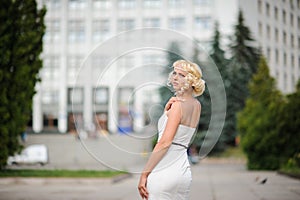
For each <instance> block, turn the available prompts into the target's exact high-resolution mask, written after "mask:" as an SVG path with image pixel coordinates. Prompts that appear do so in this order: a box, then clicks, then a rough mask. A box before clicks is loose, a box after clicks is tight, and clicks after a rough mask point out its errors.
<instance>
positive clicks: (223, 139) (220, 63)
mask: <svg viewBox="0 0 300 200" xmlns="http://www.w3.org/2000/svg"><path fill="white" fill-rule="evenodd" d="M210 57H211V58H212V60H213V61H214V63H215V64H216V66H217V68H218V70H219V72H220V74H221V77H222V80H223V83H224V87H225V91H227V90H228V89H229V86H230V80H229V77H228V68H227V67H228V62H229V60H228V59H226V57H225V51H224V50H223V49H222V48H221V34H220V31H219V24H218V23H217V22H216V23H215V28H214V35H213V40H212V43H211V53H210ZM226 93H227V92H226ZM204 97H205V96H204ZM227 104H228V101H227ZM227 114H228V113H227ZM228 127H230V126H228V123H227V122H226V121H225V124H224V128H223V130H222V134H221V136H220V138H219V140H218V142H217V144H216V145H215V147H214V149H213V152H216V151H222V150H224V149H225V143H227V140H228V139H227V134H226V133H227V132H230V130H228V129H227V128H228Z"/></svg>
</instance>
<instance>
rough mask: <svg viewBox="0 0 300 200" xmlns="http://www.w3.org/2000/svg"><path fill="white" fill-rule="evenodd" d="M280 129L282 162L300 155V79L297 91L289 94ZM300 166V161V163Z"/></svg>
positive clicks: (299, 165)
mask: <svg viewBox="0 0 300 200" xmlns="http://www.w3.org/2000/svg"><path fill="white" fill-rule="evenodd" d="M280 122H281V123H280V125H281V126H280V129H279V131H278V134H279V138H281V139H280V140H279V143H280V150H281V154H282V158H283V159H282V162H283V163H285V162H287V160H288V159H289V158H294V157H297V158H298V160H299V155H300V145H299V142H300V79H299V81H298V84H297V86H296V91H295V92H294V93H292V94H289V95H287V103H286V104H285V107H284V110H283V112H282V115H281V121H280ZM298 167H300V162H299V164H298Z"/></svg>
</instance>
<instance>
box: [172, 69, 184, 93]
mask: <svg viewBox="0 0 300 200" xmlns="http://www.w3.org/2000/svg"><path fill="white" fill-rule="evenodd" d="M186 75H187V72H186V71H184V70H183V69H182V68H181V67H177V66H175V67H174V70H173V72H172V79H171V84H172V85H173V88H174V90H175V91H179V90H180V89H181V88H182V87H183V86H184V85H185V83H186V82H187V81H186V78H185V77H186Z"/></svg>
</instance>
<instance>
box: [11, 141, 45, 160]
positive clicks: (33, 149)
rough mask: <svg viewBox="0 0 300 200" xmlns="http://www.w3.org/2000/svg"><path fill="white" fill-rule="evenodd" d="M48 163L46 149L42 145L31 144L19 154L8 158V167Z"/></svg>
mask: <svg viewBox="0 0 300 200" xmlns="http://www.w3.org/2000/svg"><path fill="white" fill-rule="evenodd" d="M47 163H48V149H47V146H46V145H44V144H33V145H29V146H28V147H26V148H25V149H24V150H23V151H22V152H21V154H16V155H14V156H9V157H8V160H7V164H8V165H13V164H17V165H18V164H40V165H45V164H47Z"/></svg>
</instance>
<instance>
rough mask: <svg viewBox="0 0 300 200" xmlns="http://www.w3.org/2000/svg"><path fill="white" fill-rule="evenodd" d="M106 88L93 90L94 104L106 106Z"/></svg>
mask: <svg viewBox="0 0 300 200" xmlns="http://www.w3.org/2000/svg"><path fill="white" fill-rule="evenodd" d="M108 96H109V94H108V88H107V87H98V88H95V89H94V96H93V100H94V104H108V99H109V98H108Z"/></svg>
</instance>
